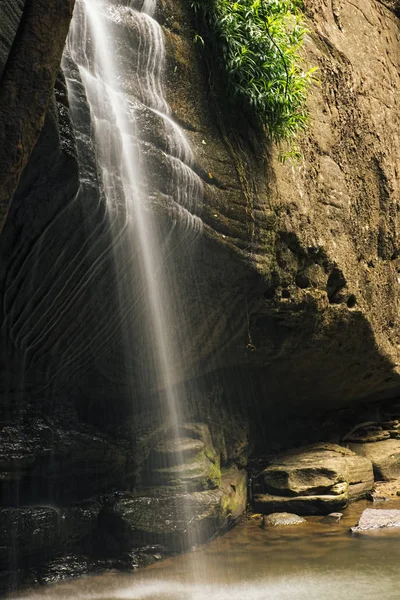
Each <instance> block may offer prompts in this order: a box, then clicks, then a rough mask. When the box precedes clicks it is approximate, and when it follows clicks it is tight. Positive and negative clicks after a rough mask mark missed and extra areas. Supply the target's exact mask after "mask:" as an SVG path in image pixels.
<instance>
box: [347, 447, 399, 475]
mask: <svg viewBox="0 0 400 600" xmlns="http://www.w3.org/2000/svg"><path fill="white" fill-rule="evenodd" d="M350 448H351V449H352V450H353V451H354V452H355V453H356V454H357V455H358V456H362V457H365V458H367V459H369V460H370V461H372V464H373V467H374V474H375V479H376V480H378V481H390V480H392V479H398V478H400V440H397V439H388V440H383V441H381V442H375V443H372V444H371V443H370V444H350Z"/></svg>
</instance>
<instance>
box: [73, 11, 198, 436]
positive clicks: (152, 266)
mask: <svg viewBox="0 0 400 600" xmlns="http://www.w3.org/2000/svg"><path fill="white" fill-rule="evenodd" d="M132 4H133V2H132V3H131V2H128V3H127V2H125V3H124V4H123V5H116V4H111V3H106V2H102V1H101V0H78V2H77V5H76V8H75V13H74V18H73V22H72V27H71V31H70V35H69V38H68V43H67V52H68V53H69V55H70V56H71V57H72V59H73V60H74V62H75V63H76V65H77V66H78V68H79V74H80V78H81V80H82V83H83V85H84V89H85V93H86V97H87V101H88V104H89V107H90V112H91V119H92V128H93V135H94V140H95V147H96V156H97V162H98V167H99V171H100V174H101V179H102V187H103V191H104V196H105V199H106V202H107V207H108V214H109V219H110V227H111V230H112V231H113V235H114V241H113V251H114V259H115V268H116V270H119V269H121V268H122V267H125V265H128V267H127V273H128V275H127V276H125V277H121V281H120V284H119V302H120V311H121V315H122V318H123V319H125V320H126V321H128V320H129V319H134V318H135V313H136V314H137V313H139V314H142V317H141V318H142V320H143V321H144V323H145V324H144V326H143V324H142V329H141V332H142V333H141V337H140V341H138V339H135V340H132V339H130V338H129V335H127V339H126V340H125V354H126V361H127V363H128V365H127V370H128V371H129V362H130V360H131V357H132V356H133V355H134V353H136V354H138V353H139V355H141V359H142V362H143V363H145V362H147V361H150V362H151V363H152V367H153V368H152V369H151V370H149V369H146V373H152V375H151V377H152V380H151V381H150V380H149V375H147V378H145V381H144V382H142V385H143V386H144V387H147V389H153V390H154V389H157V390H158V391H160V390H162V394H161V395H162V397H163V404H164V405H163V406H162V407H161V409H162V411H163V415H164V418H165V419H167V418H168V420H169V424H170V426H171V427H172V428H173V429H175V430H176V431H177V428H178V422H179V398H178V397H177V393H176V392H175V391H174V384H175V383H176V382H177V380H178V378H179V373H180V372H182V371H184V364H183V363H184V361H183V357H182V355H181V352H180V351H179V347H180V344H179V335H178V334H177V331H178V327H177V320H176V306H175V305H176V303H177V302H178V303H179V292H178V285H179V283H178V281H177V280H176V271H175V270H174V268H173V264H171V263H172V262H173V256H172V254H173V251H174V248H173V247H172V246H173V244H172V243H171V237H172V234H173V232H174V228H176V227H179V239H180V243H181V244H183V243H185V244H186V245H190V244H191V243H193V242H194V240H195V239H196V237H197V236H198V234H199V232H200V231H201V219H200V218H199V217H198V216H196V213H197V214H198V213H199V212H200V210H201V198H202V185H201V181H200V179H199V178H198V176H197V175H196V174H195V173H194V172H193V170H192V168H191V166H192V165H193V154H192V151H191V149H190V146H189V144H188V142H187V140H186V138H185V136H184V134H183V132H182V130H181V129H180V127H179V126H178V125H177V124H176V123H175V122H174V121H173V119H172V118H171V115H170V110H169V107H168V104H167V102H166V100H165V98H164V95H163V89H162V76H163V69H164V64H165V50H164V40H163V33H162V29H161V27H160V25H159V24H158V23H157V21H156V20H155V19H154V18H153V15H154V11H155V8H156V6H155V1H154V0H145V1H144V3H143V6H142V9H141V11H138V10H136V9H135V8H134V7H133V6H132ZM69 87H70V96H71V102H72V103H73V102H74V98H73V92H74V89H73V85H72V86H71V85H70V86H69ZM149 123H150V124H153V126H154V124H155V125H156V127H157V130H158V132H159V135H160V137H161V142H160V144H161V146H162V149H161V150H160V149H159V151H158V154H157V153H156V154H157V157H156V158H157V160H158V161H160V160H161V161H162V164H163V168H164V169H165V171H166V173H167V176H166V177H164V181H163V183H162V185H163V186H164V188H163V190H162V192H160V191H157V189H156V190H155V189H154V188H157V186H154V185H153V183H152V179H153V177H154V174H155V169H156V167H155V166H154V156H153V155H154V151H153V150H152V147H151V144H150V143H149V139H148V137H149V133H148V131H147V130H148V124H149ZM146 136H147V138H146ZM150 136H151V134H150ZM156 162H157V161H156ZM156 176H157V175H156ZM165 223H169V226H168V228H166V227H165ZM160 224H161V225H160ZM131 264H132V265H135V266H132V267H131V268H130V267H129V265H131ZM140 311H141V312H140ZM180 328H181V324H180ZM126 330H127V331H129V327H127V328H126ZM153 378H154V379H153Z"/></svg>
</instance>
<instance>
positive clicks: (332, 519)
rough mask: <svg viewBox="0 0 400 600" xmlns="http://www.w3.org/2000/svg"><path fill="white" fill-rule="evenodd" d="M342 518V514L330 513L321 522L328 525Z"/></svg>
mask: <svg viewBox="0 0 400 600" xmlns="http://www.w3.org/2000/svg"><path fill="white" fill-rule="evenodd" d="M342 518H343V513H340V512H335V513H330V514H329V515H326V517H324V519H323V521H322V522H323V523H328V524H333V523H338V522H339V521H340V520H341V519H342Z"/></svg>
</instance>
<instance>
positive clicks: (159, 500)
mask: <svg viewBox="0 0 400 600" xmlns="http://www.w3.org/2000/svg"><path fill="white" fill-rule="evenodd" d="M246 481H247V476H246V472H245V471H244V470H242V471H239V470H238V469H237V468H236V467H232V468H231V469H228V471H226V472H225V473H224V475H223V477H222V482H221V485H220V487H219V488H218V489H214V490H206V491H201V492H200V491H193V492H183V491H177V490H175V489H174V488H172V489H171V488H167V487H164V488H150V489H148V490H146V492H141V493H138V494H134V493H123V494H121V495H120V497H119V498H118V499H117V500H116V501H114V503H112V504H111V505H110V506H108V507H105V508H103V510H102V511H101V513H100V516H99V526H100V529H101V531H102V533H103V536H105V537H106V538H107V540H108V541H107V545H108V548H110V547H111V546H112V542H110V538H113V540H114V546H115V548H116V549H118V552H121V551H129V550H131V549H132V548H133V547H134V546H137V545H142V544H160V545H162V546H163V547H164V548H166V549H168V550H174V551H177V550H184V549H187V548H190V547H192V546H194V545H195V544H197V543H200V542H204V541H206V540H208V539H210V538H211V537H213V536H215V535H216V534H218V533H221V532H222V531H224V530H226V529H227V528H228V527H229V526H230V525H232V524H233V523H234V522H235V521H236V520H237V519H238V518H239V517H240V516H241V514H242V513H243V512H244V511H245V509H246Z"/></svg>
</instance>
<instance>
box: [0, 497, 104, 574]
mask: <svg viewBox="0 0 400 600" xmlns="http://www.w3.org/2000/svg"><path fill="white" fill-rule="evenodd" d="M98 513H99V506H98V505H97V504H96V503H87V504H83V505H80V506H76V507H71V508H67V509H60V508H50V507H20V508H0V539H1V547H0V566H1V568H2V569H4V570H9V571H12V570H15V569H17V568H20V567H25V568H26V567H29V566H34V565H36V564H39V563H41V562H44V561H45V560H48V559H49V558H50V557H51V556H54V554H55V553H56V552H59V551H60V550H62V549H65V548H67V547H71V546H73V545H75V544H77V543H78V542H82V540H84V539H85V538H86V537H89V536H90V535H91V534H92V533H93V532H94V529H95V527H96V522H97V516H98Z"/></svg>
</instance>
